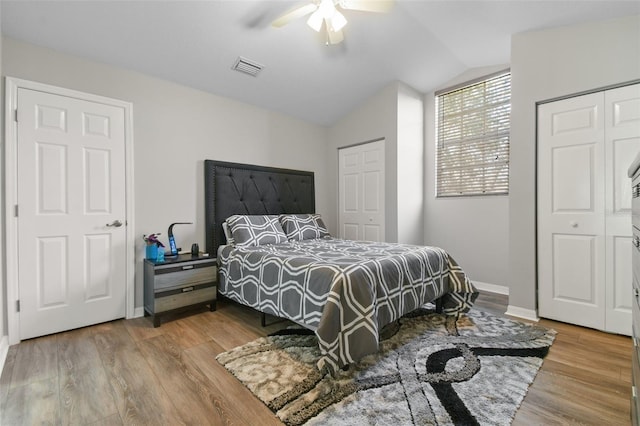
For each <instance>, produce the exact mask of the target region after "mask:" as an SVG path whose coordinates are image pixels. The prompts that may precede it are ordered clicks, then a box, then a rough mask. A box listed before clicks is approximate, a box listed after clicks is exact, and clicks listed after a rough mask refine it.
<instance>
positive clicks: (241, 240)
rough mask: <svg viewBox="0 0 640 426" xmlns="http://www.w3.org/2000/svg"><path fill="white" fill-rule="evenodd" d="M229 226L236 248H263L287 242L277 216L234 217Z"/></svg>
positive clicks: (230, 218) (231, 218)
mask: <svg viewBox="0 0 640 426" xmlns="http://www.w3.org/2000/svg"><path fill="white" fill-rule="evenodd" d="M227 225H228V226H229V230H230V231H231V236H232V237H233V241H234V243H235V245H236V246H262V245H265V244H281V243H286V242H287V237H286V235H285V234H284V231H283V230H282V225H280V222H279V221H278V216H275V215H251V216H246V215H233V216H229V217H228V218H227Z"/></svg>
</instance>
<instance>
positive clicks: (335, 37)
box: [327, 28, 344, 44]
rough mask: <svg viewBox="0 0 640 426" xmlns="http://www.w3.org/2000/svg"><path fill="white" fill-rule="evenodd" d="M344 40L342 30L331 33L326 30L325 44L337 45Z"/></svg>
mask: <svg viewBox="0 0 640 426" xmlns="http://www.w3.org/2000/svg"><path fill="white" fill-rule="evenodd" d="M342 40H344V34H343V33H342V30H340V31H331V30H330V29H329V28H327V42H328V43H327V44H339V43H341V42H342Z"/></svg>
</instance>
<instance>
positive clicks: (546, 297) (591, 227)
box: [538, 94, 606, 329]
mask: <svg viewBox="0 0 640 426" xmlns="http://www.w3.org/2000/svg"><path fill="white" fill-rule="evenodd" d="M603 107H604V98H603V96H602V94H592V95H586V96H580V97H576V98H571V99H567V100H563V101H558V102H553V103H549V104H544V105H541V106H540V107H539V108H538V304H539V306H538V309H539V315H540V316H542V317H546V318H552V319H556V320H559V321H565V322H569V323H574V324H579V325H584V326H587V327H592V328H599V329H602V328H603V327H604V320H605V282H606V273H605V219H604V213H605V199H604V193H605V180H606V179H605V149H604V115H603Z"/></svg>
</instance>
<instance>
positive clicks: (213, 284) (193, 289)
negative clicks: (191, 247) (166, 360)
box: [144, 254, 218, 327]
mask: <svg viewBox="0 0 640 426" xmlns="http://www.w3.org/2000/svg"><path fill="white" fill-rule="evenodd" d="M217 282H218V267H217V265H216V258H215V257H208V256H206V257H204V256H193V255H191V254H181V255H178V256H175V257H173V256H172V257H167V258H165V261H164V262H162V263H156V262H154V261H151V260H149V259H145V261H144V311H145V316H147V315H151V316H152V320H153V326H154V327H158V326H160V317H161V316H163V315H165V314H168V313H171V312H176V311H179V310H186V309H190V308H192V307H195V306H202V305H209V307H210V310H212V311H215V309H216V290H217Z"/></svg>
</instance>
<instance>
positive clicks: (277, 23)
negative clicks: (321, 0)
mask: <svg viewBox="0 0 640 426" xmlns="http://www.w3.org/2000/svg"><path fill="white" fill-rule="evenodd" d="M317 8H318V5H316V4H313V3H309V4H306V5H304V6H300V7H297V8H295V9H293V10H290V11H289V12H287V13H285V14H284V15H282V16H280V17H279V18H276V19H275V20H274V21H273V22H271V25H272V26H274V27H277V28H280V27H283V26H285V25H287V24H288V23H289V22H291V21H293V20H294V19H298V18H301V17H303V16H305V15H308V14H310V13H312V12H315V10H316V9H317Z"/></svg>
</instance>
